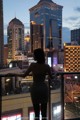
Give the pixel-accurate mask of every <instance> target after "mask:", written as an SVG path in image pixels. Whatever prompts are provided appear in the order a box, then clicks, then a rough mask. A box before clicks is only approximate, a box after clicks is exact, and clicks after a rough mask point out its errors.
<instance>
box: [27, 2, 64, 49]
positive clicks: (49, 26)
mask: <svg viewBox="0 0 80 120" xmlns="http://www.w3.org/2000/svg"><path fill="white" fill-rule="evenodd" d="M62 8H63V7H62V6H61V5H58V4H56V3H54V2H53V1H52V0H40V1H39V2H38V4H37V5H35V6H33V7H32V8H30V9H29V10H30V22H32V21H34V22H35V23H36V24H43V26H44V36H43V41H44V42H43V43H44V44H43V46H44V50H45V49H46V48H51V47H53V48H56V49H59V48H61V46H62Z"/></svg>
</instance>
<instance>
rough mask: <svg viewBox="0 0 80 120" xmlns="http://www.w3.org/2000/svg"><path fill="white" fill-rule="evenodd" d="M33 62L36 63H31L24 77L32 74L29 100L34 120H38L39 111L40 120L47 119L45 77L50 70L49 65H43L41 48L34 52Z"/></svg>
mask: <svg viewBox="0 0 80 120" xmlns="http://www.w3.org/2000/svg"><path fill="white" fill-rule="evenodd" d="M34 60H35V61H37V62H36V63H31V64H30V66H29V68H28V69H27V71H26V72H25V74H24V75H23V76H24V77H25V76H27V75H28V74H29V73H30V72H32V76H33V84H32V86H31V99H32V103H33V108H34V112H35V120H39V113H40V110H41V114H42V120H46V119H47V102H48V87H47V85H46V83H45V76H46V75H47V74H48V75H49V76H50V77H52V75H51V70H50V67H49V65H47V64H45V54H44V51H43V50H42V49H41V48H38V49H35V50H34Z"/></svg>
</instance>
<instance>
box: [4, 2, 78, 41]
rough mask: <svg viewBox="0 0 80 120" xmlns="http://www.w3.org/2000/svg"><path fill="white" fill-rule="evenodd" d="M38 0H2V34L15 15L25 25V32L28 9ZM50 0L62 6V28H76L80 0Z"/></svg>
mask: <svg viewBox="0 0 80 120" xmlns="http://www.w3.org/2000/svg"><path fill="white" fill-rule="evenodd" d="M39 1H40V0H17V1H16V0H14V1H11V0H8V1H7V0H3V14H4V34H7V33H6V28H7V25H8V23H9V22H10V21H11V20H12V19H13V18H14V17H17V18H18V19H20V20H21V21H22V22H23V24H24V25H25V31H26V32H27V29H29V25H30V24H29V22H30V15H29V13H30V12H29V9H30V8H31V7H33V6H35V5H36V4H37V3H38V2H39ZM52 1H53V2H55V3H56V4H59V5H61V6H63V12H62V14H63V15H62V18H63V22H62V25H63V27H64V28H66V30H68V29H69V30H71V29H76V28H79V27H80V15H79V14H80V6H79V3H80V0H77V1H75V0H70V1H69V0H67V1H64V0H52ZM21 8H22V9H21ZM7 15H8V16H7ZM68 32H69V31H68ZM68 35H69V34H68ZM66 36H67V32H66ZM69 37H70V36H69ZM69 39H70V38H69ZM65 41H66V38H65ZM68 41H69V40H68Z"/></svg>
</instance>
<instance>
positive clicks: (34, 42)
mask: <svg viewBox="0 0 80 120" xmlns="http://www.w3.org/2000/svg"><path fill="white" fill-rule="evenodd" d="M30 30H31V32H30V33H31V51H32V52H33V50H34V49H37V48H42V49H43V25H41V24H36V23H35V24H34V23H33V22H31V29H30Z"/></svg>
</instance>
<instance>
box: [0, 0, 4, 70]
mask: <svg viewBox="0 0 80 120" xmlns="http://www.w3.org/2000/svg"><path fill="white" fill-rule="evenodd" d="M3 49H4V38H3V0H0V68H2V67H3V59H4V58H3V54H4V53H3V51H4V50H3Z"/></svg>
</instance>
